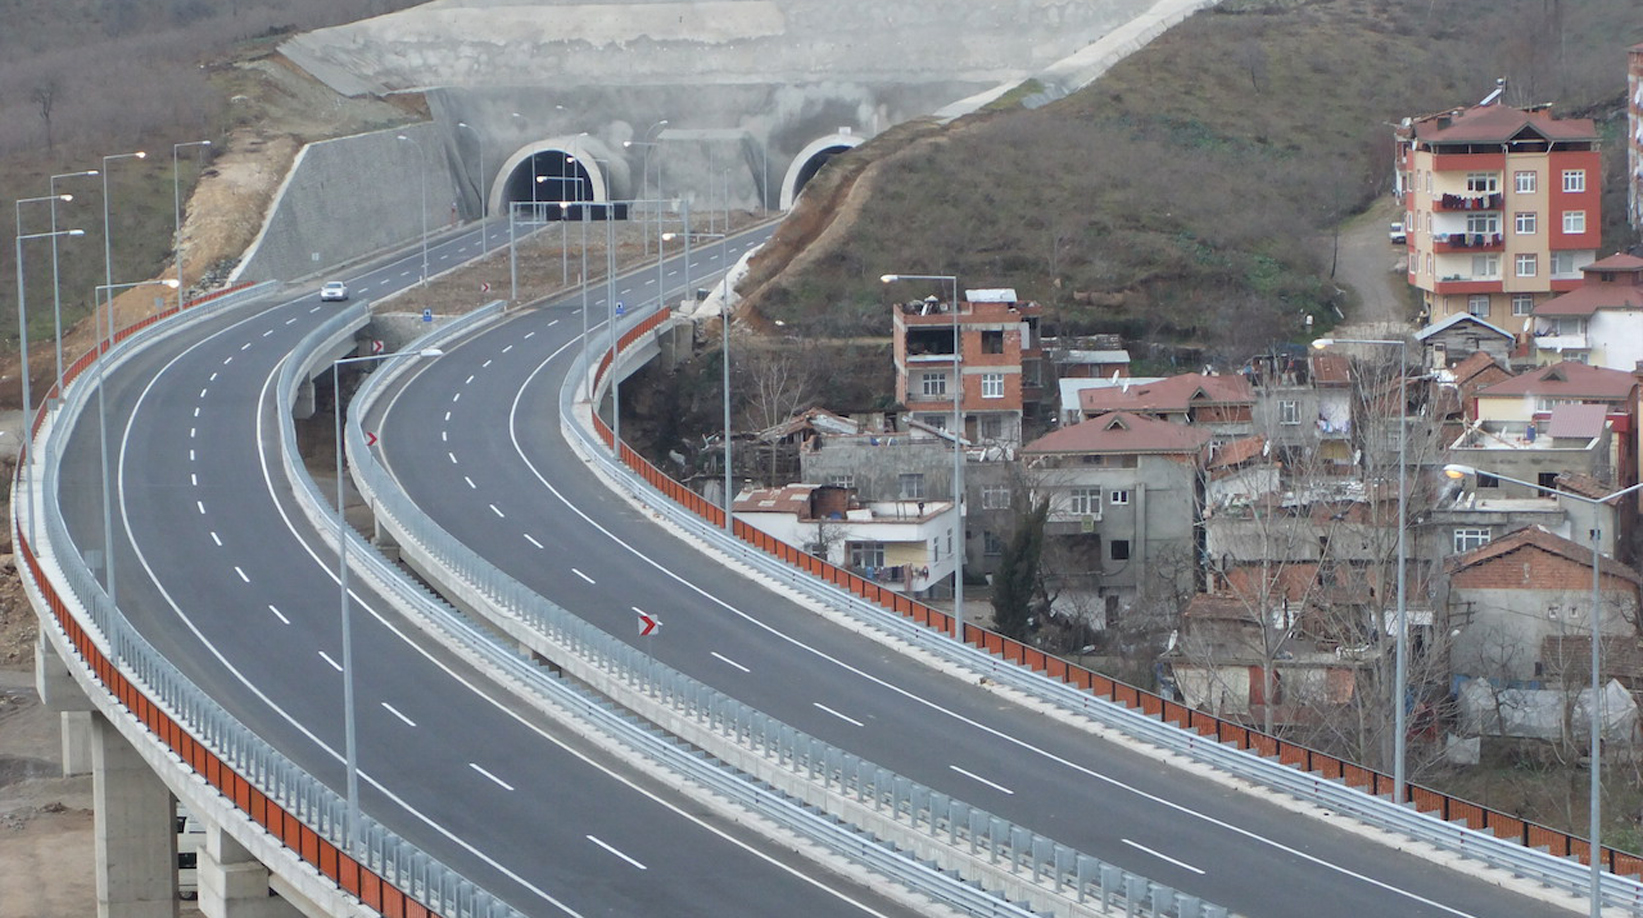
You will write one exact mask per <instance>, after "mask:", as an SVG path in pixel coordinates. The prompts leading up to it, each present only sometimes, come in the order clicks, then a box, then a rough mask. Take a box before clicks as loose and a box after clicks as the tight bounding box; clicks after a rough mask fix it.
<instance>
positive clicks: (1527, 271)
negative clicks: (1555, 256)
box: [1516, 253, 1540, 277]
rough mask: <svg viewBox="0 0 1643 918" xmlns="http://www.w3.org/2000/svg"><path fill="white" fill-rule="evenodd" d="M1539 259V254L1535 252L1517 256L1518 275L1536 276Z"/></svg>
mask: <svg viewBox="0 0 1643 918" xmlns="http://www.w3.org/2000/svg"><path fill="white" fill-rule="evenodd" d="M1539 260H1540V258H1539V256H1537V255H1535V254H1533V253H1525V254H1521V255H1519V256H1517V259H1516V265H1517V276H1518V277H1534V276H1535V269H1536V267H1538V263H1539Z"/></svg>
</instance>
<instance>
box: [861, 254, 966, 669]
mask: <svg viewBox="0 0 1643 918" xmlns="http://www.w3.org/2000/svg"><path fill="white" fill-rule="evenodd" d="M904 280H933V281H946V282H947V283H949V284H951V285H952V288H953V301H952V319H953V509H954V510H955V511H957V513H958V539H957V542H958V545H957V550H956V551H955V552H954V553H953V639H954V640H956V641H958V642H959V643H961V644H962V643H963V642H964V552H965V548H966V545H965V542H966V540H965V537H964V536H965V533H964V517H965V508H964V446H963V443H964V365H963V364H964V339H963V336H962V335H961V334H960V333H959V324H958V277H957V276H955V275H952V274H885V275H882V276H881V277H880V278H879V281H880V282H882V283H886V284H890V283H894V282H896V281H904Z"/></svg>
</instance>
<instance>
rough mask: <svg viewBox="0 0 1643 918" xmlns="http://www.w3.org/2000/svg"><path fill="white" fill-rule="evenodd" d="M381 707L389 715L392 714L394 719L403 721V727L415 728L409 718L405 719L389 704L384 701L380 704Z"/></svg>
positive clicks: (414, 724)
mask: <svg viewBox="0 0 1643 918" xmlns="http://www.w3.org/2000/svg"><path fill="white" fill-rule="evenodd" d="M382 707H383V709H384V710H386V711H387V712H388V713H389V714H392V715H394V716H395V717H397V718H399V719H400V720H403V721H404V722H405V726H407V727H414V726H416V721H414V720H412V719H410V718H409V717H406V716H405V715H404V714H401V713H399V709H397V708H395V707H394V706H393V705H391V704H389V703H388V702H386V701H384V702H383V703H382Z"/></svg>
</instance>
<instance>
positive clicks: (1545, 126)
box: [1396, 92, 1603, 333]
mask: <svg viewBox="0 0 1643 918" xmlns="http://www.w3.org/2000/svg"><path fill="white" fill-rule="evenodd" d="M1499 95H1500V93H1499V92H1497V93H1495V94H1493V95H1491V96H1490V98H1489V99H1488V100H1485V103H1482V104H1478V105H1474V106H1470V107H1467V108H1456V109H1452V110H1450V111H1444V112H1438V113H1436V114H1431V115H1423V116H1420V117H1418V118H1406V119H1405V120H1404V122H1403V124H1402V125H1401V126H1399V127H1398V128H1397V130H1396V138H1397V153H1396V167H1397V170H1398V173H1399V174H1398V188H1399V196H1400V198H1401V201H1402V203H1403V207H1404V227H1405V232H1406V243H1405V244H1406V245H1407V246H1408V255H1409V283H1410V284H1411V285H1413V286H1414V287H1416V288H1418V289H1419V290H1420V291H1421V295H1422V298H1423V301H1424V303H1425V307H1426V315H1427V320H1428V321H1429V322H1437V321H1440V320H1442V319H1445V318H1447V317H1449V316H1452V315H1455V314H1456V313H1469V314H1471V315H1474V316H1477V317H1478V318H1480V319H1483V320H1485V321H1488V322H1491V323H1494V324H1495V325H1497V326H1500V327H1502V328H1505V329H1508V330H1510V331H1512V332H1514V333H1515V332H1517V331H1518V330H1520V329H1522V328H1523V326H1524V323H1525V320H1526V319H1528V318H1529V317H1530V316H1532V315H1533V314H1534V310H1535V307H1536V306H1538V305H1539V304H1540V303H1542V302H1544V301H1546V300H1548V299H1550V298H1551V297H1553V296H1555V295H1557V294H1559V293H1563V292H1566V291H1568V290H1572V289H1574V288H1575V287H1576V286H1578V285H1579V284H1580V270H1581V268H1583V267H1584V266H1586V265H1587V264H1589V263H1591V262H1592V261H1594V260H1596V258H1597V248H1598V242H1599V236H1600V230H1601V227H1602V222H1603V220H1602V211H1601V204H1600V198H1601V193H1600V192H1601V188H1600V184H1601V179H1602V163H1601V160H1600V155H1599V152H1598V135H1597V129H1596V126H1595V125H1594V124H1593V122H1592V120H1591V119H1589V118H1568V119H1557V118H1553V117H1552V115H1551V112H1550V111H1549V110H1548V108H1547V107H1546V106H1536V107H1534V108H1529V109H1519V108H1513V107H1512V106H1509V105H1505V104H1503V103H1501V102H1500V101H1498V97H1499Z"/></svg>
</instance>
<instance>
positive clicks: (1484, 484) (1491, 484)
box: [1478, 472, 1500, 488]
mask: <svg viewBox="0 0 1643 918" xmlns="http://www.w3.org/2000/svg"><path fill="white" fill-rule="evenodd" d="M1478 487H1480V488H1498V487H1500V479H1499V478H1496V477H1495V476H1493V475H1491V474H1489V473H1488V472H1479V473H1478Z"/></svg>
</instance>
